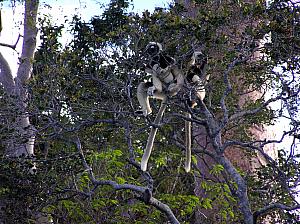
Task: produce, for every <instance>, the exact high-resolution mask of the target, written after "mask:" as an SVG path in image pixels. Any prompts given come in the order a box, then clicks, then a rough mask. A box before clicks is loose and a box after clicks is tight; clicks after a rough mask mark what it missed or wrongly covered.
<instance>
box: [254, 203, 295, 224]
mask: <svg viewBox="0 0 300 224" xmlns="http://www.w3.org/2000/svg"><path fill="white" fill-rule="evenodd" d="M276 209H280V210H285V211H293V210H297V209H300V205H299V204H298V205H295V206H286V205H284V204H281V203H274V204H270V205H267V206H265V207H263V208H261V209H260V210H258V211H256V212H254V214H253V220H254V222H253V223H254V224H256V223H257V219H258V217H259V216H262V215H264V214H266V213H268V212H269V211H271V210H276Z"/></svg>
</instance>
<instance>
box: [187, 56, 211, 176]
mask: <svg viewBox="0 0 300 224" xmlns="http://www.w3.org/2000/svg"><path fill="white" fill-rule="evenodd" d="M206 68H207V57H205V56H204V54H203V53H202V52H201V51H195V52H194V53H193V56H192V58H191V60H190V61H189V63H188V68H187V74H186V81H187V85H188V87H189V88H190V94H189V95H190V99H189V102H188V104H189V106H190V107H191V108H194V107H195V106H197V102H196V100H197V99H195V98H194V96H196V97H197V98H198V99H200V100H201V101H203V100H204V97H205V85H206V84H207V82H208V80H209V75H208V74H206ZM186 116H187V118H188V119H191V117H192V116H191V114H190V113H187V114H186ZM191 145H192V125H191V122H190V121H188V120H186V121H185V148H186V160H185V167H184V168H185V171H186V172H189V171H190V170H191Z"/></svg>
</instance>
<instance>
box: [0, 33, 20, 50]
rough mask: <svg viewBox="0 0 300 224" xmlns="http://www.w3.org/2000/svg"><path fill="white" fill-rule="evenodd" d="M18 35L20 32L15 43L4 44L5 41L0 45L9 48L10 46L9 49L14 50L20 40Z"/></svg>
mask: <svg viewBox="0 0 300 224" xmlns="http://www.w3.org/2000/svg"><path fill="white" fill-rule="evenodd" d="M20 37H22V35H21V34H19V36H18V38H17V41H16V43H15V44H5V43H0V46H3V47H9V48H11V49H13V50H16V47H17V45H18V42H19V40H20Z"/></svg>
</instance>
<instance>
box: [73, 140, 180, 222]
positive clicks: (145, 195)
mask: <svg viewBox="0 0 300 224" xmlns="http://www.w3.org/2000/svg"><path fill="white" fill-rule="evenodd" d="M74 143H75V145H76V147H77V150H78V153H79V156H80V159H81V161H82V163H83V166H84V168H85V169H86V171H87V172H88V174H89V177H90V180H91V181H92V183H93V184H94V186H95V189H96V188H97V187H98V186H102V185H109V186H111V187H112V188H113V189H115V190H132V191H135V192H138V193H140V194H141V195H142V197H139V199H140V200H142V201H143V202H145V203H146V204H149V205H152V206H154V207H156V208H157V209H158V210H160V211H161V212H163V213H165V214H166V216H167V217H168V219H169V221H170V222H171V223H172V224H179V221H178V220H177V218H176V217H175V215H174V213H173V212H172V210H171V209H170V207H169V206H168V205H166V204H164V203H162V202H161V201H159V200H158V199H156V198H154V197H153V196H152V192H151V191H150V190H149V188H146V187H141V186H137V185H133V184H118V183H117V182H115V181H112V180H97V179H96V178H95V176H94V173H93V171H92V168H91V167H90V166H89V165H88V163H87V161H86V159H85V156H84V154H83V150H82V146H81V143H80V139H79V138H78V137H77V138H76V139H75V140H74ZM90 193H93V192H90Z"/></svg>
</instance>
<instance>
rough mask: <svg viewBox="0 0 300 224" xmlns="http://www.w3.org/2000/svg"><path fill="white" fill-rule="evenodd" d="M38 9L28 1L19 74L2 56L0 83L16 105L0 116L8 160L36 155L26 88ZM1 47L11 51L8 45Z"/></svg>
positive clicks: (0, 200) (35, 2)
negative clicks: (7, 135)
mask: <svg viewBox="0 0 300 224" xmlns="http://www.w3.org/2000/svg"><path fill="white" fill-rule="evenodd" d="M38 5H39V1H38V0H26V1H25V14H24V23H23V24H24V34H23V45H22V53H21V57H20V61H19V67H18V71H17V74H15V75H13V74H12V72H11V69H10V67H9V64H8V62H7V60H6V59H5V58H4V57H3V55H2V54H1V52H0V83H1V84H2V86H3V89H4V91H5V93H6V97H7V99H9V101H10V102H12V105H13V106H11V108H12V110H13V111H12V114H1V116H2V117H3V118H4V120H5V125H7V128H8V129H9V131H10V132H11V134H10V136H9V138H8V140H7V141H6V142H4V143H3V144H4V147H5V156H7V157H8V158H11V157H18V156H21V155H25V156H26V157H32V156H33V155H34V140H35V129H34V127H33V126H32V125H31V124H30V120H29V113H28V112H27V99H28V93H27V89H26V87H25V84H26V82H27V81H28V80H29V79H30V77H31V71H32V63H33V56H34V50H35V47H36V38H37V27H36V19H37V11H38ZM1 45H2V46H5V47H9V45H7V44H1ZM14 47H15V46H14ZM16 65H17V62H16ZM14 77H15V78H14ZM7 106H9V105H7ZM13 116H15V117H13ZM5 204H6V201H5V199H3V198H0V224H2V223H5V219H4V217H5V214H3V212H4V211H3V210H2V209H1V208H3V207H5ZM24 209H27V208H24ZM1 213H2V214H1Z"/></svg>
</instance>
